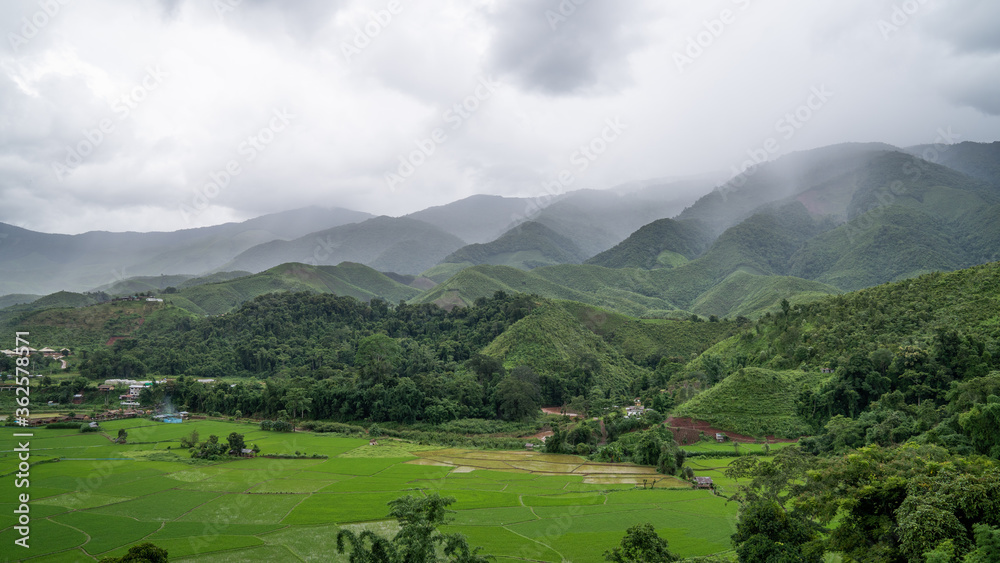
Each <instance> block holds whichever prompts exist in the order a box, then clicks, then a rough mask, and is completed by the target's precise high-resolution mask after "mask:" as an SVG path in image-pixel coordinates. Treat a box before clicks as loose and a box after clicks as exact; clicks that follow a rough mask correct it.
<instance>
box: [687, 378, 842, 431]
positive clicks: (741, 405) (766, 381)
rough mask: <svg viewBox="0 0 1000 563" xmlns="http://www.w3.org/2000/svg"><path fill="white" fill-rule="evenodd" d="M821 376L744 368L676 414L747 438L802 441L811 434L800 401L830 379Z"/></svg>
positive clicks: (697, 397) (694, 399)
mask: <svg viewBox="0 0 1000 563" xmlns="http://www.w3.org/2000/svg"><path fill="white" fill-rule="evenodd" d="M829 377H830V376H829V375H827V374H822V373H818V372H803V371H795V370H786V371H772V370H767V369H761V368H750V367H748V368H741V369H739V370H738V371H736V372H735V373H733V374H731V375H729V376H728V377H726V378H725V379H723V380H722V381H721V382H720V383H719V384H718V385H715V386H713V387H711V388H709V389H708V390H707V391H705V392H703V393H700V394H698V395H696V396H695V397H694V398H693V399H691V400H690V401H688V402H686V403H684V404H683V405H681V406H680V407H678V408H677V409H675V410H674V414H675V415H676V416H686V417H691V418H695V419H698V420H704V421H706V422H710V423H711V424H712V425H713V426H716V427H718V428H725V429H727V430H732V431H734V432H739V433H740V434H745V435H747V436H758V437H760V436H777V437H780V438H798V437H799V436H803V435H806V434H809V433H811V431H812V426H811V424H810V423H809V422H808V421H807V420H805V419H803V418H802V417H801V416H800V415H799V408H798V407H799V405H798V400H799V397H800V396H801V395H802V394H803V393H806V392H810V391H812V390H815V389H818V388H819V387H820V385H821V384H822V383H823V382H824V381H825V380H826V379H829Z"/></svg>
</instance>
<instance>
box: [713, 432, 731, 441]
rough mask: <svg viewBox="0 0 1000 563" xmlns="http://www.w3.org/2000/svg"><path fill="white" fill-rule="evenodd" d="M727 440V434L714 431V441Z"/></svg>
mask: <svg viewBox="0 0 1000 563" xmlns="http://www.w3.org/2000/svg"><path fill="white" fill-rule="evenodd" d="M727 440H729V436H726V435H725V434H723V433H722V432H716V433H715V441H716V442H725V441H727Z"/></svg>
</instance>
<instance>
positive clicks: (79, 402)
mask: <svg viewBox="0 0 1000 563" xmlns="http://www.w3.org/2000/svg"><path fill="white" fill-rule="evenodd" d="M73 404H74V405H82V404H83V394H82V393H77V394H76V395H73Z"/></svg>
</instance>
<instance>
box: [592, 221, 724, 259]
mask: <svg viewBox="0 0 1000 563" xmlns="http://www.w3.org/2000/svg"><path fill="white" fill-rule="evenodd" d="M710 242H711V239H710V237H709V235H708V232H707V230H706V229H705V228H704V226H703V225H702V224H701V223H699V222H698V221H675V220H673V219H660V220H657V221H653V222H652V223H649V224H647V225H644V226H642V227H641V228H639V230H637V231H636V232H634V233H632V234H631V235H629V237H628V238H627V239H625V240H624V241H622V242H620V243H618V244H617V245H616V246H615V247H614V248H611V249H608V250H605V251H604V252H602V253H600V254H598V255H597V256H594V257H592V258H590V259H589V260H587V262H586V263H587V264H593V265H596V266H604V267H606V268H645V269H647V270H652V269H655V268H673V267H675V266H679V265H681V264H683V263H685V262H687V261H688V260H691V259H693V258H695V257H696V256H698V255H699V254H701V253H703V252H704V251H705V250H706V249H707V248H708V246H709V243H710Z"/></svg>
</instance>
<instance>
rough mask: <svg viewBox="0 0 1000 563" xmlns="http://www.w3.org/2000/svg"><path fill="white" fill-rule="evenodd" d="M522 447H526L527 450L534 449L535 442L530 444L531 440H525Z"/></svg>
mask: <svg viewBox="0 0 1000 563" xmlns="http://www.w3.org/2000/svg"><path fill="white" fill-rule="evenodd" d="M524 449H526V450H528V451H534V450H535V444H532V443H531V442H525V443H524Z"/></svg>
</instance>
